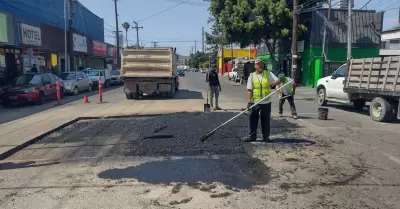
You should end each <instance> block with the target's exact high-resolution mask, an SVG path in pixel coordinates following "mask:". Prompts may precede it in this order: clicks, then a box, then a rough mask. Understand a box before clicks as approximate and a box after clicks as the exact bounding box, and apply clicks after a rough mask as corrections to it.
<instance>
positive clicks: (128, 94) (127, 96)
mask: <svg viewBox="0 0 400 209" xmlns="http://www.w3.org/2000/svg"><path fill="white" fill-rule="evenodd" d="M125 96H126V98H127V99H129V100H131V99H133V94H130V93H125Z"/></svg>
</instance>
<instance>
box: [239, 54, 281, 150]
mask: <svg viewBox="0 0 400 209" xmlns="http://www.w3.org/2000/svg"><path fill="white" fill-rule="evenodd" d="M255 68H256V71H255V72H253V73H251V74H250V76H249V79H248V81H247V90H248V97H247V100H248V104H247V108H250V107H251V106H252V105H254V103H256V102H258V101H260V100H262V99H263V98H264V97H266V96H268V95H269V94H270V93H271V92H272V90H271V87H273V86H277V85H279V84H280V80H279V79H278V78H277V77H276V76H275V75H274V74H273V73H272V72H270V71H269V70H268V69H266V68H265V66H264V62H263V61H262V60H259V59H257V60H256V61H255ZM249 111H250V117H249V126H250V132H249V136H248V137H246V138H245V139H244V141H246V142H251V141H255V140H256V139H257V126H258V120H259V118H260V117H261V130H262V135H263V140H264V141H269V135H270V122H271V96H270V97H268V98H266V99H264V100H263V101H261V102H260V103H258V104H257V105H256V106H255V107H253V108H251V109H249Z"/></svg>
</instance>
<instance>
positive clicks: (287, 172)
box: [0, 73, 400, 209]
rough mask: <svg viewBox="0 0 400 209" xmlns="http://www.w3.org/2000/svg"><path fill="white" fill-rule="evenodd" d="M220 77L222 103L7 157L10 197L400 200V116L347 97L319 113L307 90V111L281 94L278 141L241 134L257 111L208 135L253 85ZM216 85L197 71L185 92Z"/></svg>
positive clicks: (11, 200)
mask: <svg viewBox="0 0 400 209" xmlns="http://www.w3.org/2000/svg"><path fill="white" fill-rule="evenodd" d="M221 83H222V93H221V106H222V107H223V108H224V110H222V111H218V112H210V113H203V112H181V113H173V114H171V113H170V114H158V115H150V116H141V115H137V116H129V117H123V118H103V119H94V120H82V121H78V122H76V123H75V124H72V125H70V126H68V127H66V128H64V129H62V130H60V131H58V132H55V133H53V134H51V135H49V136H46V137H44V138H43V139H42V140H40V141H38V142H37V143H35V144H33V145H31V146H29V147H27V148H25V149H23V150H21V151H19V152H17V153H16V154H14V155H12V156H11V157H9V158H8V159H6V160H4V161H2V162H0V208H260V209H261V208H263V209H264V208H277V209H278V208H279V209H281V208H287V209H293V208H304V209H306V208H307V209H309V208H321V209H326V208H393V209H395V208H399V207H400V199H399V195H398V194H399V193H400V179H399V178H398V176H400V175H399V174H400V161H398V162H396V161H397V160H398V158H399V157H400V156H399V155H400V154H399V152H398V148H399V145H400V143H399V138H400V137H399V136H400V134H399V133H398V132H397V130H395V128H396V127H397V125H398V124H386V125H382V126H379V125H377V124H375V123H373V122H371V121H370V120H369V119H368V116H366V115H363V114H359V113H353V112H349V111H342V110H338V109H336V108H331V110H330V115H329V118H330V120H328V121H319V120H316V119H315V117H316V114H315V109H316V105H315V102H313V97H315V95H314V91H307V90H304V92H301V91H300V89H299V92H298V98H299V99H298V100H297V101H296V102H297V103H296V104H297V109H298V112H299V115H300V119H299V120H297V121H295V120H293V119H291V118H290V117H287V116H288V115H289V114H288V112H285V116H286V117H283V118H279V117H276V115H277V109H276V108H277V106H276V102H274V103H273V110H274V113H273V116H274V117H273V118H272V121H271V125H272V129H271V139H272V142H271V143H264V142H255V143H242V142H241V141H240V139H241V138H242V137H244V136H246V134H247V123H248V121H247V115H242V116H241V117H239V118H238V119H237V120H235V121H233V122H232V123H229V124H228V125H227V126H226V127H224V128H222V129H221V130H220V131H218V132H217V133H216V134H214V135H213V136H212V137H210V138H209V140H208V141H207V142H205V143H201V142H200V140H199V139H200V137H201V136H202V135H203V134H205V133H206V132H207V131H209V130H210V129H212V128H213V127H215V126H216V125H219V124H220V123H222V122H223V121H226V120H227V119H229V118H231V117H233V116H234V115H235V114H236V113H237V112H238V111H240V108H241V107H244V106H245V105H246V89H245V88H244V86H241V85H237V84H234V83H232V82H229V81H227V78H226V77H221ZM205 92H206V85H205V83H204V75H203V74H200V73H187V74H186V77H182V78H181V91H180V92H179V93H178V94H177V97H176V98H175V99H178V100H179V101H180V103H181V104H182V107H184V106H185V104H186V102H187V101H188V100H190V99H199V98H204V96H205ZM106 96H107V98H108V100H110V101H114V102H129V101H127V100H126V99H125V98H124V95H123V93H122V91H118V90H116V91H112V92H109V93H108V94H106ZM119 100H121V101H119ZM122 100H123V101H122ZM149 100H150V101H156V100H159V99H157V98H144V99H142V100H138V101H135V102H137V103H138V104H140V103H146V102H148V101H149ZM201 101H202V100H200V102H199V103H198V105H199V106H202V102H201ZM285 110H288V107H286V109H285ZM367 119H368V120H367Z"/></svg>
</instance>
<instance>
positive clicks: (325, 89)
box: [317, 64, 351, 106]
mask: <svg viewBox="0 0 400 209" xmlns="http://www.w3.org/2000/svg"><path fill="white" fill-rule="evenodd" d="M346 75H347V64H344V65H342V66H340V67H339V68H338V69H336V70H335V71H334V72H333V73H332V75H330V76H326V77H324V78H321V79H319V80H318V82H317V100H318V104H319V105H321V106H323V105H326V104H327V102H328V101H333V102H338V103H345V104H349V103H351V101H350V96H349V94H348V93H346V92H344V90H343V88H344V81H345V78H346Z"/></svg>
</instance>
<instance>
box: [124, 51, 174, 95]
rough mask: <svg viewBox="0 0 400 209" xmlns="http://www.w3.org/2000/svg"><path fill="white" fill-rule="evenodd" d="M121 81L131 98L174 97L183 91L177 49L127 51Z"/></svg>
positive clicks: (126, 93)
mask: <svg viewBox="0 0 400 209" xmlns="http://www.w3.org/2000/svg"><path fill="white" fill-rule="evenodd" d="M121 59H122V62H121V78H122V80H123V81H124V92H125V95H126V98H127V99H138V98H140V97H141V96H143V95H144V94H145V95H162V96H164V97H168V98H172V97H174V96H175V92H176V91H178V89H179V77H178V74H177V64H176V53H175V48H143V49H124V50H123V51H122V56H121Z"/></svg>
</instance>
